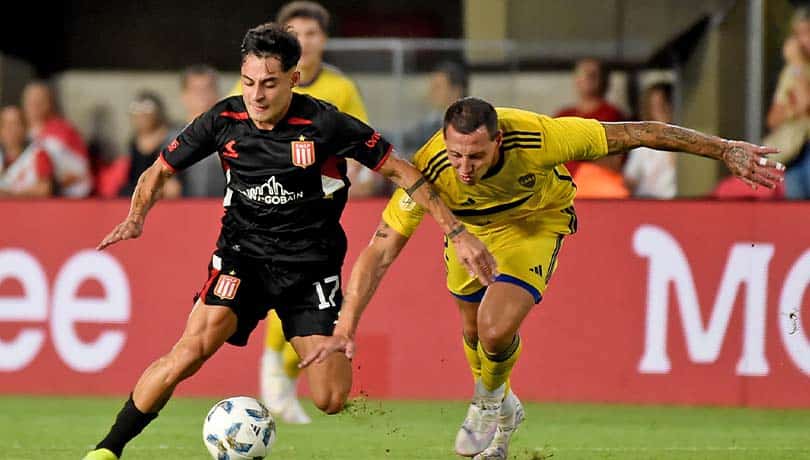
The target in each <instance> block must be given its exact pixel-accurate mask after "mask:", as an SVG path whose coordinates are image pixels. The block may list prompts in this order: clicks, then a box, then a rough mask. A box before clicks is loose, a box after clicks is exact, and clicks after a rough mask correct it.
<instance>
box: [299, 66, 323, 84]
mask: <svg viewBox="0 0 810 460" xmlns="http://www.w3.org/2000/svg"><path fill="white" fill-rule="evenodd" d="M321 69H323V63H322V62H318V63H317V64H314V65H311V66H309V67H299V68H298V71H299V72H301V80H300V81H299V82H298V86H309V85H311V84H312V83H313V82H314V81H315V79H316V78H318V75H320V74H321Z"/></svg>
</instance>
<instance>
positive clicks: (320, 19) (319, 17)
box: [276, 1, 329, 33]
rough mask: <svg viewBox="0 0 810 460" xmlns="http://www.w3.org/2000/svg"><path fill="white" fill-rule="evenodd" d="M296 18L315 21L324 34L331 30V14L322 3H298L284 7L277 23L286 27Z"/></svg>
mask: <svg viewBox="0 0 810 460" xmlns="http://www.w3.org/2000/svg"><path fill="white" fill-rule="evenodd" d="M295 18H307V19H314V20H315V21H316V22H317V23H318V25H319V26H320V27H321V31H323V33H327V31H328V30H329V12H328V11H326V8H324V7H323V6H321V4H320V3H316V2H308V1H297V2H291V3H288V4H286V5H284V6H283V7H282V8H281V10H279V12H278V14H277V15H276V22H277V23H279V24H284V25H286V24H287V23H288V22H289V21H290V20H292V19H295Z"/></svg>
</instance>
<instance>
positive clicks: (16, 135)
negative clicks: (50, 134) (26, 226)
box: [0, 106, 53, 198]
mask: <svg viewBox="0 0 810 460" xmlns="http://www.w3.org/2000/svg"><path fill="white" fill-rule="evenodd" d="M52 192H53V164H52V163H51V159H50V158H49V157H48V154H47V153H45V151H44V150H43V149H42V148H41V147H39V146H38V145H37V144H36V143H34V142H31V141H29V139H28V134H27V133H26V126H25V116H24V115H23V113H22V110H20V108H19V107H15V106H7V107H3V108H2V109H0V198H4V197H40V198H42V197H48V196H51V194H52Z"/></svg>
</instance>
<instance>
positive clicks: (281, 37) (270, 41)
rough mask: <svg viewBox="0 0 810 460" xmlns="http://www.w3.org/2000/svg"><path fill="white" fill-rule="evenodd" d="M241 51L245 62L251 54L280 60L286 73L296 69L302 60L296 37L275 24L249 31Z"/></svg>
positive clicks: (270, 23) (269, 23)
mask: <svg viewBox="0 0 810 460" xmlns="http://www.w3.org/2000/svg"><path fill="white" fill-rule="evenodd" d="M241 51H242V61H243V62H244V60H245V58H246V57H248V55H251V54H252V55H254V56H257V57H260V58H266V57H275V58H278V60H279V61H281V69H282V70H283V71H284V72H287V71H288V70H290V69H292V68H293V67H295V65H296V64H298V60H299V59H300V58H301V44H299V43H298V39H297V38H296V37H295V35H293V33H292V32H290V31H288V30H286V29H285V28H284V27H282V26H280V25H278V24H276V23H273V22H268V23H266V24H262V25H260V26H256V27H254V28H252V29H250V30H248V31H247V33H246V34H245V38H243V39H242V48H241Z"/></svg>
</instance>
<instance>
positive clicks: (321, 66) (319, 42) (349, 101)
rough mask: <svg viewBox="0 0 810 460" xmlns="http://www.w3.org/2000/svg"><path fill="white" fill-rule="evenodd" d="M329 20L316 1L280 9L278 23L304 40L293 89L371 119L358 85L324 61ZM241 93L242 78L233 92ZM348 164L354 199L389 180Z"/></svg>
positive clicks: (350, 190)
mask: <svg viewBox="0 0 810 460" xmlns="http://www.w3.org/2000/svg"><path fill="white" fill-rule="evenodd" d="M329 21H330V17H329V12H328V11H327V10H326V8H324V7H323V6H321V5H320V4H319V3H316V2H311V1H294V2H291V3H288V4H286V5H284V6H283V7H282V8H281V10H279V12H278V15H277V16H276V22H277V23H279V24H284V25H285V26H287V27H290V28H292V30H293V31H294V32H295V33H296V35H297V36H298V41H299V42H300V43H301V59H300V60H299V61H298V71H299V72H301V80H300V82H299V83H298V86H296V87H295V88H294V89H293V91H295V92H296V93H302V94H308V95H310V96H312V97H316V98H318V99H323V100H325V101H327V102H329V103H331V104H333V105H334V106H335V107H337V108H338V110H340V111H341V112H345V113H348V114H349V115H351V116H353V117H355V118H358V119H360V120H362V121H363V122H368V115H367V114H366V107H365V105H364V104H363V99H362V98H361V97H360V92H359V91H358V90H357V86H356V85H355V84H354V82H353V81H352V80H351V79H349V78H348V77H347V76H346V75H344V74H343V73H342V72H341V71H340V70H339V69H338V68H337V67H334V66H331V65H329V64H326V63H324V62H323V52H324V49H325V47H326V42H327V41H328V38H329V37H328V31H329ZM241 93H242V82H241V80H240V81H239V82H237V83H236V86H235V87H234V88H233V90H232V91H231V95H234V94H241ZM346 163H347V170H348V176H349V180H351V182H352V186H351V188H350V189H349V197H350V198H359V197H368V196H374V195H378V194H379V193H380V191H381V190H382V188H383V186H384V184H385V182H386V181H384V180H383V179H382V178H381V176H380V175H379V174H374V173H373V172H371V171H370V170H369V169H368V168H364V167H362V166H360V164H359V163H357V162H356V161H354V160H351V159H349V160H347V162H346Z"/></svg>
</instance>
